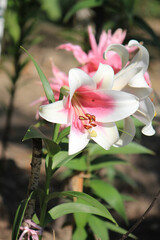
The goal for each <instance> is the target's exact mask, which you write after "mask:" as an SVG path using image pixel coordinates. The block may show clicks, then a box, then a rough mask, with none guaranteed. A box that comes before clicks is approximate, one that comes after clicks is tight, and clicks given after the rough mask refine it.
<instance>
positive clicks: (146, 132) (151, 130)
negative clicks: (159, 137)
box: [142, 123, 155, 136]
mask: <svg viewBox="0 0 160 240" xmlns="http://www.w3.org/2000/svg"><path fill="white" fill-rule="evenodd" d="M142 133H143V134H144V135H146V136H153V135H154V134H155V130H154V128H153V126H152V124H151V123H150V124H149V125H147V126H145V127H144V128H143V129H142Z"/></svg>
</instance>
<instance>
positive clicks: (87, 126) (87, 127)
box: [83, 125, 92, 130]
mask: <svg viewBox="0 0 160 240" xmlns="http://www.w3.org/2000/svg"><path fill="white" fill-rule="evenodd" d="M83 126H84V128H85V129H87V130H88V129H90V128H92V126H89V125H83Z"/></svg>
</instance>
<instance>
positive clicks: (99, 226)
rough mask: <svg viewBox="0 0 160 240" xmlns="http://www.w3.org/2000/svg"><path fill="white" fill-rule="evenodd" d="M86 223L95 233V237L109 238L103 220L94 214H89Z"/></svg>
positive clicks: (104, 239) (105, 239)
mask: <svg viewBox="0 0 160 240" xmlns="http://www.w3.org/2000/svg"><path fill="white" fill-rule="evenodd" d="M88 223H89V226H90V228H91V229H92V231H93V232H94V234H95V235H96V239H101V240H109V234H108V231H107V228H106V225H105V222H104V221H103V220H101V219H100V218H98V217H96V216H93V215H90V216H89V220H88Z"/></svg>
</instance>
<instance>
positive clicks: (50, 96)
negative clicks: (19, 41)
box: [21, 46, 55, 103]
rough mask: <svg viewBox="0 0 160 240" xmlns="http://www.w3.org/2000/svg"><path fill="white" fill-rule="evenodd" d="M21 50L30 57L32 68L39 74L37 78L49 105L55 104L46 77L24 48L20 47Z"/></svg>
mask: <svg viewBox="0 0 160 240" xmlns="http://www.w3.org/2000/svg"><path fill="white" fill-rule="evenodd" d="M21 48H22V49H23V50H24V51H25V52H26V53H27V55H28V56H29V57H30V59H31V60H32V62H33V63H34V66H35V67H36V69H37V72H38V74H39V77H40V80H41V82H42V85H43V88H44V92H45V94H46V97H47V99H48V101H49V102H50V103H52V102H55V98H54V94H53V91H52V88H51V86H50V84H49V82H48V80H47V78H46V76H45V75H44V73H43V71H42V70H41V68H40V67H39V65H38V64H37V62H36V61H35V59H34V58H33V57H32V55H31V54H29V52H28V51H27V50H26V49H25V48H23V47H22V46H21Z"/></svg>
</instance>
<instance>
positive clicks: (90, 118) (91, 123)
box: [79, 113, 97, 129]
mask: <svg viewBox="0 0 160 240" xmlns="http://www.w3.org/2000/svg"><path fill="white" fill-rule="evenodd" d="M79 120H81V121H84V120H85V121H86V120H87V121H88V123H89V124H83V126H84V128H85V129H90V128H92V127H96V126H97V124H95V123H94V122H95V121H96V117H95V116H94V115H91V114H89V113H86V114H85V116H79Z"/></svg>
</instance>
